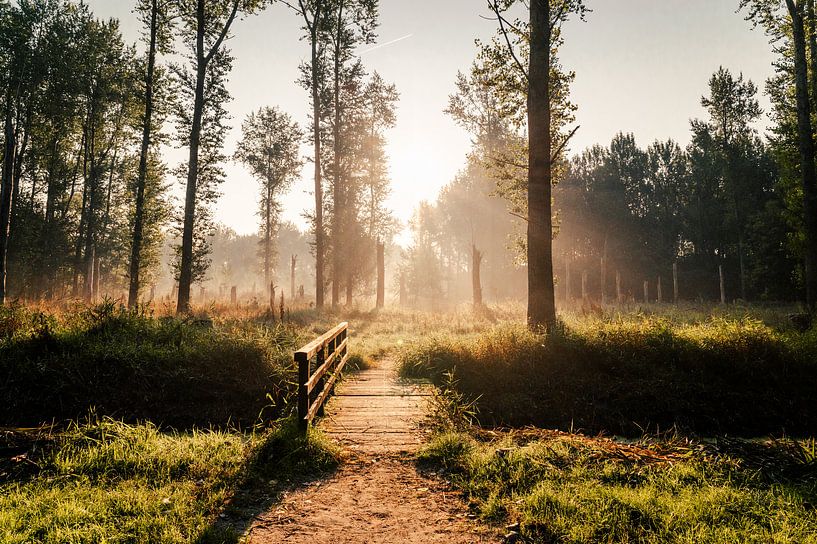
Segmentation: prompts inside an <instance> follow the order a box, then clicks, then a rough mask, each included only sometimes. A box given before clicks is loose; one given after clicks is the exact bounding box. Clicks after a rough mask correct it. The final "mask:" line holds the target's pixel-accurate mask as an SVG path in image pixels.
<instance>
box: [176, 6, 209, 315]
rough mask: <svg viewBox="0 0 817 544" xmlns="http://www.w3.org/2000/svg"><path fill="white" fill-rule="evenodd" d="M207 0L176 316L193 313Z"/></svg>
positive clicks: (200, 20)
mask: <svg viewBox="0 0 817 544" xmlns="http://www.w3.org/2000/svg"><path fill="white" fill-rule="evenodd" d="M204 19H205V14H204V0H198V3H197V6H196V24H197V29H196V89H195V95H194V99H193V123H192V127H191V129H190V157H189V161H188V165H187V193H186V195H185V201H184V230H183V232H182V259H181V267H180V270H179V293H178V300H177V304H176V313H178V314H186V313H190V287H191V285H192V283H193V227H194V225H195V219H196V184H197V182H198V173H199V139H200V138H201V124H202V116H203V114H204V80H205V77H206V75H207V63H206V59H205V56H204V34H205V20H204Z"/></svg>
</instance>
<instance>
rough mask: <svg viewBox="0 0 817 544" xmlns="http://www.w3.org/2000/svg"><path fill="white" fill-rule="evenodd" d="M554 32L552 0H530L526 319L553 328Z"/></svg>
mask: <svg viewBox="0 0 817 544" xmlns="http://www.w3.org/2000/svg"><path fill="white" fill-rule="evenodd" d="M551 32H552V29H551V25H550V2H549V0H532V1H531V4H530V65H529V66H530V67H529V72H528V136H529V169H528V325H529V326H530V327H532V328H535V329H539V328H541V327H545V328H547V329H549V330H550V329H552V328H553V327H554V326H555V324H556V303H555V300H554V294H553V217H552V210H551V183H552V179H553V173H552V166H553V165H552V158H551V153H552V152H553V149H552V142H551V133H550V129H551V126H550V125H551V107H550V42H551Z"/></svg>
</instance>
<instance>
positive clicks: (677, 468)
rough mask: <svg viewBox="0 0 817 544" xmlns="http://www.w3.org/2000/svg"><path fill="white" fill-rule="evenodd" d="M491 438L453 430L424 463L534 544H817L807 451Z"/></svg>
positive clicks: (814, 467)
mask: <svg viewBox="0 0 817 544" xmlns="http://www.w3.org/2000/svg"><path fill="white" fill-rule="evenodd" d="M491 436H492V439H491V440H477V439H475V438H473V437H472V436H471V435H469V434H466V433H454V432H449V433H443V434H441V435H439V436H437V437H436V438H435V439H434V440H433V441H432V442H431V443H430V444H429V445H428V446H427V447H426V449H425V450H424V451H423V452H422V453H421V454H420V458H419V459H420V463H422V464H431V465H432V466H434V467H439V468H440V469H441V473H442V474H444V475H446V476H447V477H448V478H449V479H451V481H452V482H453V483H454V484H455V485H456V486H457V487H459V488H460V489H462V490H463V492H464V493H465V496H466V498H467V499H468V500H469V501H470V503H471V506H472V508H473V509H474V510H475V511H476V512H477V513H478V514H479V515H480V516H481V517H482V518H483V519H485V520H487V521H491V522H494V523H505V524H507V523H509V522H515V523H518V524H519V525H518V526H516V525H514V526H513V527H512V528H513V529H514V530H515V532H516V533H518V534H519V536H520V537H521V539H522V540H523V541H526V542H560V543H565V544H584V543H587V544H591V543H599V542H610V543H613V542H616V543H625V542H629V543H635V542H638V543H643V544H653V543H654V544H659V543H660V544H675V543H678V544H680V543H693V542H694V543H696V544H732V543H735V542H741V543H756V544H766V543H770V542H775V543H791V544H813V543H815V542H817V514H816V513H815V504H817V462H815V461H814V458H813V456H812V457H811V460H809V458H808V455H806V456H805V457H804V456H802V455H800V453H802V452H804V451H807V450H808V446H804V445H800V444H799V443H796V442H795V443H796V444H798V445H797V446H793V445H792V443H791V442H790V443H789V447H790V448H791V450H792V451H794V452H800V453H794V454H791V455H789V454H787V453H786V450H785V448H781V446H780V444H778V443H749V442H747V443H743V448H732V447H731V445H730V446H729V447H725V448H724V451H720V450H719V449H718V448H716V447H714V446H713V447H708V446H704V445H702V444H696V443H694V442H692V443H690V442H687V441H683V440H678V439H675V440H669V441H668V440H662V441H659V442H657V443H631V444H621V443H616V442H613V441H611V440H605V439H592V438H587V437H584V436H580V435H573V434H567V433H558V432H546V431H533V430H531V431H526V432H517V433H496V432H493V433H491ZM811 448H812V449H813V443H812V444H811ZM749 452H751V454H750V453H749ZM770 458H771V459H774V460H775V463H776V464H775V465H774V466H772V465H770V463H769V459H770ZM761 467H762V468H761Z"/></svg>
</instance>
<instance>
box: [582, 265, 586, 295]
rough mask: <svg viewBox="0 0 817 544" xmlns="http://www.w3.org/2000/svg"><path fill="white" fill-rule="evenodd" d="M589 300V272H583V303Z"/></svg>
mask: <svg viewBox="0 0 817 544" xmlns="http://www.w3.org/2000/svg"><path fill="white" fill-rule="evenodd" d="M585 300H587V270H582V302H584V301H585Z"/></svg>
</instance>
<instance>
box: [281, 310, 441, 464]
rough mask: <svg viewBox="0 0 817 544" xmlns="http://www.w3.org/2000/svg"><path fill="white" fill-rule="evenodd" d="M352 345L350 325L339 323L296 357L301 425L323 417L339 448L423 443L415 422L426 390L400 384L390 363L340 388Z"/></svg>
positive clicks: (406, 447) (403, 447) (393, 448)
mask: <svg viewBox="0 0 817 544" xmlns="http://www.w3.org/2000/svg"><path fill="white" fill-rule="evenodd" d="M350 341H351V338H350V337H349V324H348V323H341V324H339V325H338V326H336V327H334V328H333V329H332V330H330V331H328V332H327V333H326V334H324V335H322V336H321V337H319V338H317V339H315V340H313V341H312V342H310V343H309V344H307V345H306V346H304V347H303V348H301V349H300V350H298V351H297V352H296V353H295V361H296V362H297V364H298V419H299V422H300V425H301V427H302V428H303V429H306V428H307V427H308V426H309V425H310V424H312V422H313V421H314V420H315V418H316V417H320V416H325V417H324V418H323V420H322V422H321V427H322V429H323V430H324V431H325V432H326V433H328V434H329V436H330V437H332V438H334V439H335V440H336V441H337V442H338V443H340V445H341V446H344V447H347V448H349V449H352V450H356V451H366V452H399V451H413V450H414V449H416V447H417V446H418V445H419V444H420V443H421V442H422V433H421V431H420V428H419V423H420V422H421V420H422V419H423V417H424V414H425V410H424V407H423V402H424V400H426V398H427V397H429V396H430V393H429V391H428V390H427V389H425V388H423V387H422V386H418V385H416V384H411V383H408V382H405V381H402V380H400V379H399V378H398V376H397V371H396V369H395V364H394V362H393V361H392V360H390V359H388V360H385V361H382V362H381V364H380V366H379V367H378V368H372V369H364V370H361V371H359V372H356V373H355V374H354V375H353V376H352V377H350V379H349V380H347V381H345V382H343V383H341V384H339V383H338V380H339V379H340V376H341V374H342V372H343V369H344V367H345V365H346V363H347V361H348V359H349V343H350ZM336 388H337V391H336V392H335V389H336ZM333 393H335V394H334V395H333ZM330 398H331V401H330ZM324 407H326V410H325V411H324Z"/></svg>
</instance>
